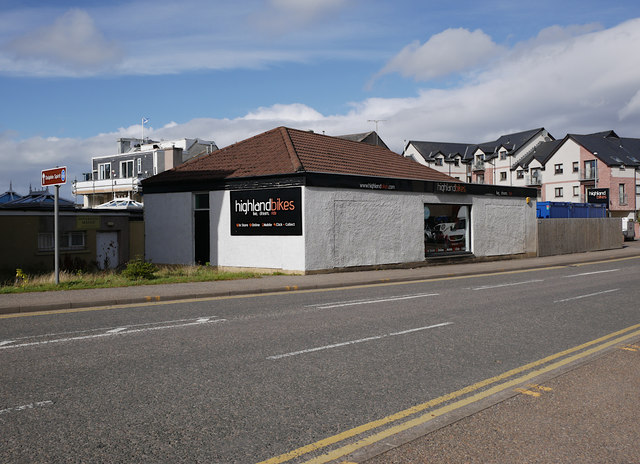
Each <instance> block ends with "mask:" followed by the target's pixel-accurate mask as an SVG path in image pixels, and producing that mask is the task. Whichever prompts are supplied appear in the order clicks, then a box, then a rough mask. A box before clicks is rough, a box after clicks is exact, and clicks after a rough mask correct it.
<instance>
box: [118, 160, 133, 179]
mask: <svg viewBox="0 0 640 464" xmlns="http://www.w3.org/2000/svg"><path fill="white" fill-rule="evenodd" d="M130 177H133V160H129V161H122V162H120V178H121V179H128V178H130Z"/></svg>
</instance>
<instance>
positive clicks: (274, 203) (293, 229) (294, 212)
mask: <svg viewBox="0 0 640 464" xmlns="http://www.w3.org/2000/svg"><path fill="white" fill-rule="evenodd" d="M231 235H302V189H301V188H300V187H295V188H283V189H264V190H239V191H232V192H231Z"/></svg>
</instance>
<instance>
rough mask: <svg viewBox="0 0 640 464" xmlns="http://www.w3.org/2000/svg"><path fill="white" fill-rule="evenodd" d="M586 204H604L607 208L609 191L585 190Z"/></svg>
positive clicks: (605, 189)
mask: <svg viewBox="0 0 640 464" xmlns="http://www.w3.org/2000/svg"><path fill="white" fill-rule="evenodd" d="M587 203H595V204H604V205H607V206H609V189H608V188H589V189H587Z"/></svg>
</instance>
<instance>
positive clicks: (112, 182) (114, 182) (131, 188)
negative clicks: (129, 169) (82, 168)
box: [73, 173, 140, 195]
mask: <svg viewBox="0 0 640 464" xmlns="http://www.w3.org/2000/svg"><path fill="white" fill-rule="evenodd" d="M84 177H85V179H87V177H88V179H87V180H83V181H77V182H75V183H74V185H73V194H74V195H91V194H95V193H110V192H113V193H116V192H137V191H138V190H140V179H138V178H137V177H129V178H126V179H101V180H91V173H87V174H85V176H84Z"/></svg>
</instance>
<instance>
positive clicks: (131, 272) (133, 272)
mask: <svg viewBox="0 0 640 464" xmlns="http://www.w3.org/2000/svg"><path fill="white" fill-rule="evenodd" d="M156 272H158V266H156V265H155V264H153V263H147V262H145V261H144V260H143V259H142V258H136V259H133V260H131V261H129V262H128V263H127V267H126V268H125V269H124V271H122V275H123V276H125V277H126V278H127V279H131V280H140V279H153V278H155V275H154V274H155V273H156Z"/></svg>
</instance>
